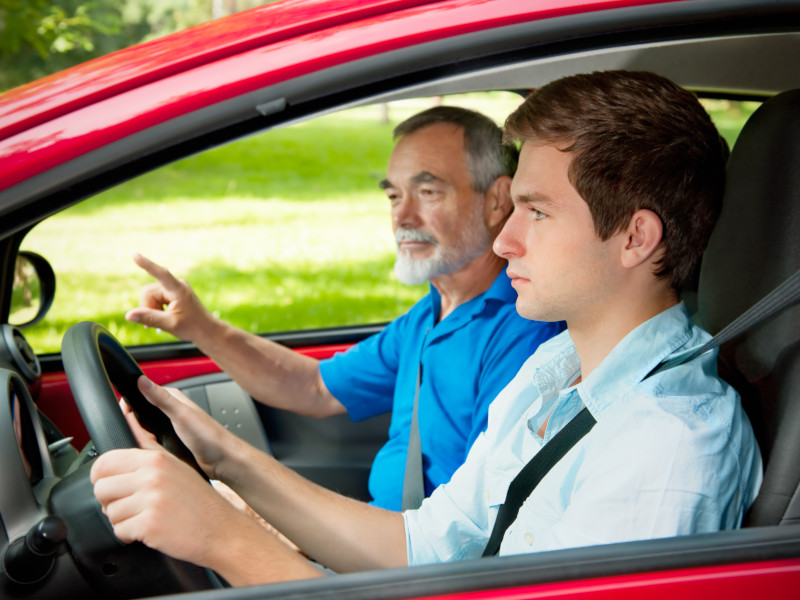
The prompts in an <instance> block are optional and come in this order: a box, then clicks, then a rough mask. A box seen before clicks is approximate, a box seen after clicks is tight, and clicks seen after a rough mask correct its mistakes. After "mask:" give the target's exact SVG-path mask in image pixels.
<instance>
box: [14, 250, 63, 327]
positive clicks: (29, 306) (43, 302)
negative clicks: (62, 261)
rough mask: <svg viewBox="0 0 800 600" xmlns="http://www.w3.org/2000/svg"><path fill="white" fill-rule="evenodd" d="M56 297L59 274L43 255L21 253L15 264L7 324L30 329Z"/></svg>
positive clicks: (41, 317)
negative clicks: (56, 273)
mask: <svg viewBox="0 0 800 600" xmlns="http://www.w3.org/2000/svg"><path fill="white" fill-rule="evenodd" d="M55 295H56V275H55V273H54V272H53V267H51V266H50V263H49V262H47V259H45V258H44V257H43V256H40V255H38V254H36V253H35V252H28V251H27V250H21V251H20V252H19V254H17V262H16V264H15V265H14V286H13V289H12V292H11V310H10V312H9V315H8V322H9V323H10V324H12V325H16V326H17V327H28V326H29V325H33V324H35V323H38V322H39V321H41V320H42V319H43V318H44V316H45V315H46V314H47V311H48V310H50V306H51V305H52V304H53V299H54V298H55Z"/></svg>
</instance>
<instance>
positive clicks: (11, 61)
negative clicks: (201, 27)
mask: <svg viewBox="0 0 800 600" xmlns="http://www.w3.org/2000/svg"><path fill="white" fill-rule="evenodd" d="M273 1H274V0H273ZM269 3H270V2H269V1H259V0H217V1H212V0H0V91H2V90H5V89H9V88H12V87H15V86H18V85H22V84H24V83H27V82H29V81H33V80H35V79H39V78H40V77H44V76H45V75H49V74H50V73H55V72H57V71H61V70H63V69H66V68H68V67H71V66H73V65H76V64H79V63H82V62H84V61H87V60H89V59H91V58H95V57H97V56H102V55H104V54H108V53H110V52H113V51H115V50H119V49H121V48H126V47H128V46H131V45H133V44H137V43H139V42H142V41H145V40H148V39H152V38H154V37H159V36H162V35H166V34H169V33H173V32H175V31H178V30H180V29H184V28H186V27H190V26H192V25H197V24H199V23H203V22H205V21H208V20H210V19H212V18H217V17H221V16H224V15H227V14H231V13H234V12H238V11H241V10H245V9H248V8H253V7H255V6H258V5H261V4H269Z"/></svg>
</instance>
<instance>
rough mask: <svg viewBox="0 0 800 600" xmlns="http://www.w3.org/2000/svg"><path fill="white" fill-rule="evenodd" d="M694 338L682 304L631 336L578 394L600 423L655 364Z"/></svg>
mask: <svg viewBox="0 0 800 600" xmlns="http://www.w3.org/2000/svg"><path fill="white" fill-rule="evenodd" d="M691 339H692V324H691V321H690V320H689V313H688V311H687V310H686V307H685V306H684V304H683V303H682V302H681V303H679V304H676V305H675V306H672V307H670V308H668V309H667V310H665V311H663V312H661V313H659V314H657V315H656V316H654V317H652V318H651V319H649V320H647V321H645V322H644V323H642V324H641V325H639V326H638V327H636V328H635V329H634V330H633V331H631V332H630V333H628V335H626V336H625V337H624V338H623V339H622V341H620V342H619V343H618V344H617V345H616V346H615V347H614V349H613V350H612V351H611V352H610V353H609V354H608V356H606V357H605V359H603V361H602V362H601V363H600V365H599V366H598V367H597V368H596V369H595V370H594V371H592V372H591V373H590V374H589V376H588V377H587V378H586V379H584V380H583V381H581V383H579V384H578V386H577V389H578V394H579V395H580V397H581V399H582V400H583V403H584V404H585V405H586V406H587V407H588V408H589V410H590V411H591V412H592V414H593V415H594V417H595V418H596V419H598V420H599V419H600V417H601V416H602V415H603V413H604V412H605V411H606V410H607V409H608V408H609V407H610V406H611V405H612V404H613V403H614V402H615V401H616V400H618V399H619V398H621V397H623V396H625V395H626V394H629V393H632V392H633V390H634V389H635V387H636V386H637V385H638V384H639V383H641V381H642V380H643V379H644V378H645V377H646V376H647V374H648V373H650V371H651V370H652V369H653V368H654V367H655V366H656V365H658V364H659V363H660V362H661V361H663V360H665V359H666V358H668V357H669V356H670V355H671V354H674V353H675V352H676V351H677V350H679V349H680V348H682V347H683V346H685V345H686V343H687V342H689V341H690V340H691ZM573 348H574V346H573Z"/></svg>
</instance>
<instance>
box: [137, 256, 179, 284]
mask: <svg viewBox="0 0 800 600" xmlns="http://www.w3.org/2000/svg"><path fill="white" fill-rule="evenodd" d="M133 262H135V263H136V264H137V265H138V266H139V268H141V269H143V270H145V271H147V273H149V274H150V275H152V276H153V277H154V278H155V279H157V280H158V282H159V283H160V284H161V285H163V286H164V288H165V289H167V290H169V291H172V290H175V289H177V288H178V287H180V284H179V282H178V280H177V279H176V278H175V276H174V275H173V274H172V273H171V272H170V271H169V269H167V268H166V267H162V266H161V265H159V264H158V263H155V262H153V261H152V260H150V259H149V258H147V257H146V256H142V255H141V254H139V253H138V252H136V253H134V255H133Z"/></svg>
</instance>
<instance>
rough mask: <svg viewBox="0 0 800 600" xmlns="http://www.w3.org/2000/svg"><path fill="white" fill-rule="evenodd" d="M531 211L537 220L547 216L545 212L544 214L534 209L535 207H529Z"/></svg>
mask: <svg viewBox="0 0 800 600" xmlns="http://www.w3.org/2000/svg"><path fill="white" fill-rule="evenodd" d="M531 212H532V213H533V217H534V218H535V219H536V220H537V221H541V220H542V219H544V218H545V217H546V216H547V215H546V214H544V213H543V212H542V211H540V210H537V209H535V208H531Z"/></svg>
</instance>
